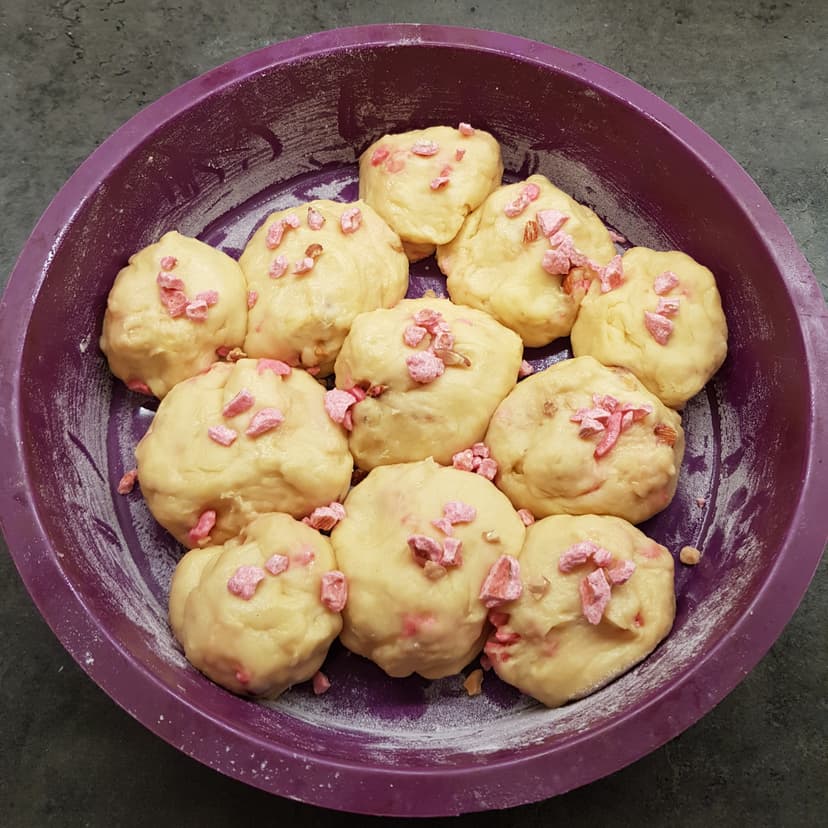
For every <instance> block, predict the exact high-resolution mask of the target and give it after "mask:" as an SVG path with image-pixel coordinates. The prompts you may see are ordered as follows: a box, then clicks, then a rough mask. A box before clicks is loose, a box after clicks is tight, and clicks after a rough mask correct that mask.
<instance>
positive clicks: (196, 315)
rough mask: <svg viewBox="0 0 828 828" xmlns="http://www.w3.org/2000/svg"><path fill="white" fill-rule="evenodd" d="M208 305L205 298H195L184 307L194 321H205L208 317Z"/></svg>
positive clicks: (188, 316)
mask: <svg viewBox="0 0 828 828" xmlns="http://www.w3.org/2000/svg"><path fill="white" fill-rule="evenodd" d="M207 311H208V305H207V301H206V300H205V299H193V300H192V302H188V303H187V305H186V306H185V308H184V313H186V314H187V319H190V320H192V321H193V322H204V321H206V319H207Z"/></svg>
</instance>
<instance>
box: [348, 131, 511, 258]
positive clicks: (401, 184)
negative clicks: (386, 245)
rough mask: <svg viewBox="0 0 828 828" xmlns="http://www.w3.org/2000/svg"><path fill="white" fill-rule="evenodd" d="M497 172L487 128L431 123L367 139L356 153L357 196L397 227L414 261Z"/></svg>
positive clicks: (455, 225) (451, 231)
mask: <svg viewBox="0 0 828 828" xmlns="http://www.w3.org/2000/svg"><path fill="white" fill-rule="evenodd" d="M418 153H422V154H418ZM426 153H429V154H426ZM458 155H459V156H460V158H459V160H458ZM502 176H503V161H502V159H501V157H500V146H499V144H498V143H497V141H496V140H495V139H494V138H493V137H492V136H491V135H489V133H488V132H484V131H483V130H480V129H477V130H474V132H473V134H472V135H464V134H463V133H462V132H461V131H460V130H459V129H454V128H453V127H447V126H434V127H429V128H428V129H415V130H412V131H411V132H403V133H400V134H397V135H383V137H382V138H380V139H379V141H376V142H375V143H373V144H371V146H370V147H368V149H367V150H365V152H364V153H362V156H361V157H360V159H359V197H360V198H362V199H364V200H365V201H366V202H367V203H368V204H370V205H371V206H372V207H373V208H374V209H375V210H376V211H377V212H378V213H379V214H380V215H381V216H382V217H383V218H384V219H385V220H386V221H387V222H388V224H389V225H390V226H391V227H392V228H393V229H394V230H396V231H397V233H399V235H400V238H401V239H402V240H403V242H404V243H405V244H406V250H407V252H408V253H409V256H410V257H411V260H412V261H416V260H417V259H421V258H423V257H424V256H428V255H430V254H431V253H432V252H433V250H434V245H437V244H445V243H446V242H448V241H451V240H452V239H453V238H454V237H455V236H456V235H457V231H458V230H459V229H460V225H462V224H463V220H464V219H465V218H466V216H467V215H468V214H469V213H470V212H471V211H472V210H474V209H476V208H477V207H478V206H479V205H480V204H482V202H483V199H485V198H486V196H487V195H488V194H489V193H490V192H491V191H492V190H493V189H495V187H497V186H498V185H499V184H500V180H501V178H502ZM443 179H445V181H443ZM441 182H442V183H441Z"/></svg>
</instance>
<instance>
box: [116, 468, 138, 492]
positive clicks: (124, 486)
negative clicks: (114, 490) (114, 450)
mask: <svg viewBox="0 0 828 828" xmlns="http://www.w3.org/2000/svg"><path fill="white" fill-rule="evenodd" d="M136 480H138V469H130V470H129V471H128V472H124V474H123V477H121V479H120V480H119V481H118V494H122V495H125V494H129V493H130V492H131V491H132V490H133V489H134V488H135V482H136Z"/></svg>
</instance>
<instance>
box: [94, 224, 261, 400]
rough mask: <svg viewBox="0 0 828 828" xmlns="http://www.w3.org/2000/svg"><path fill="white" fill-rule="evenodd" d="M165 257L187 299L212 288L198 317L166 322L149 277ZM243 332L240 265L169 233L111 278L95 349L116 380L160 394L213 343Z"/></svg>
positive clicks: (212, 350) (191, 371)
mask: <svg viewBox="0 0 828 828" xmlns="http://www.w3.org/2000/svg"><path fill="white" fill-rule="evenodd" d="M165 256H174V257H175V258H176V259H177V260H178V264H177V265H176V267H175V268H174V269H173V270H172V271H171V272H170V275H171V276H176V277H178V278H180V279H181V280H182V281H183V282H184V285H185V288H186V294H187V296H188V298H190V299H194V298H195V296H196V294H197V293H201V292H203V291H209V290H215V291H218V294H219V299H218V302H217V303H216V304H215V305H213V306H212V307H211V308H209V310H208V313H207V319H206V320H205V321H203V322H195V321H192V320H190V319H188V318H187V317H186V316H180V317H177V318H175V319H174V318H172V317H171V316H170V315H169V312H168V311H167V308H166V307H165V306H164V305H163V304H162V303H161V299H160V289H159V286H158V283H157V282H156V277H157V276H158V273H159V271H160V270H161V259H162V258H164V257H165ZM246 330H247V285H246V283H245V280H244V274H243V273H242V271H241V268H240V267H239V266H238V264H237V263H236V262H235V261H233V259H231V258H230V257H229V256H228V255H227V254H225V253H222V252H221V251H220V250H216V249H215V248H213V247H210V246H209V245H208V244H204V242H200V241H198V240H197V239H192V238H189V237H187V236H182V235H181V234H180V233H177V232H175V231H172V232H170V233H165V234H164V235H163V236H162V237H161V239H160V240H159V241H157V242H156V243H155V244H151V245H149V246H148V247H145V248H144V249H143V250H140V251H138V252H137V253H135V254H133V255H132V256H130V258H129V264H128V265H127V266H126V267H125V268H123V270H121V271H120V273H118V275H117V276H116V277H115V283H114V284H113V285H112V290H111V291H110V292H109V298H108V300H107V305H106V313H105V315H104V321H103V333H102V335H101V339H100V347H101V350H102V351H103V352H104V354H105V355H106V358H107V359H108V360H109V369H110V370H111V371H112V373H113V374H115V376H116V377H118V378H119V379H121V380H123V381H124V382H126V383H129V382H140V383H143V384H144V385H146V386H148V387H149V389H150V390H151V391H152V393H153V394H155V396H156V397H163V396H164V395H165V394H166V393H167V392H168V391H169V390H170V389H171V388H172V387H173V386H174V385H175V384H176V383H177V382H181V380H185V379H187V378H188V377H192V376H195V375H196V374H197V373H198V372H199V371H203V370H204V369H205V368H207V367H208V366H210V365H211V364H212V363H213V362H215V361H216V359H217V357H216V349H217V348H221V347H226V348H228V349H231V348H237V347H240V346H241V345H242V343H243V342H244V335H245V332H246Z"/></svg>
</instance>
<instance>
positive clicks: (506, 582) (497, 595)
mask: <svg viewBox="0 0 828 828" xmlns="http://www.w3.org/2000/svg"><path fill="white" fill-rule="evenodd" d="M522 594H523V584H522V583H521V582H520V564H519V563H518V562H517V559H516V558H514V557H512V556H511V555H501V556H500V557H499V558H498V559H497V560H496V561H495V562H494V563H493V564H492V566H491V568H490V569H489V574H488V575H487V576H486V580H484V581H483V585H482V586H481V587H480V600H481V601H482V602H483V606H485V607H487V608H488V609H492V607H499V606H500V605H501V604H505V603H507V602H508V601H516V600H517V599H518V598H520V596H521V595H522Z"/></svg>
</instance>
